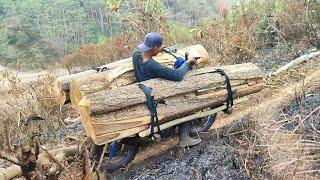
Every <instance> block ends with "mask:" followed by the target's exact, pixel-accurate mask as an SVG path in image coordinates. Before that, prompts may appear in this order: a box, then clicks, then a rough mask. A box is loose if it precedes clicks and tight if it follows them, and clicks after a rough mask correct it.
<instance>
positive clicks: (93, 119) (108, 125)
mask: <svg viewBox="0 0 320 180" xmlns="http://www.w3.org/2000/svg"><path fill="white" fill-rule="evenodd" d="M262 88H263V85H262V84H255V85H251V86H248V85H246V86H244V85H241V86H238V87H236V88H234V90H233V96H234V98H238V97H242V96H246V95H249V94H252V93H256V92H259V91H260V90H261V89H262ZM226 99H227V90H225V89H224V90H219V91H217V92H212V93H210V94H208V95H207V94H206V96H203V95H200V96H197V95H195V94H188V95H187V96H179V97H174V98H169V99H166V105H158V108H157V112H158V118H159V122H160V123H161V124H162V123H165V122H168V121H171V120H174V119H177V118H182V117H185V116H188V115H191V114H194V113H197V112H199V111H201V110H204V109H206V108H209V107H217V106H220V105H222V104H223V103H224V102H225V101H226ZM79 108H80V110H81V113H80V114H81V117H82V121H83V123H84V126H85V129H86V132H87V133H88V135H89V136H90V137H91V138H92V139H93V141H94V142H95V143H96V144H103V143H107V142H112V141H116V140H119V139H122V138H125V137H128V136H132V135H135V134H137V133H139V132H141V131H143V130H146V129H148V128H149V124H150V123H151V117H150V112H149V110H148V109H147V107H146V106H145V105H139V106H135V107H133V108H130V109H125V110H121V111H118V112H112V113H111V114H104V115H97V116H87V118H85V117H84V116H83V115H84V114H85V113H86V112H84V109H82V108H83V107H81V106H80V107H79ZM113 115H116V116H117V117H116V118H117V119H114V118H113V119H109V118H110V117H112V116H113ZM121 115H123V116H121ZM190 120H191V119H190ZM88 124H89V125H90V128H88Z"/></svg>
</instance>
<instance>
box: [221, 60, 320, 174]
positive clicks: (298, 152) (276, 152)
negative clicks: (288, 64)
mask: <svg viewBox="0 0 320 180" xmlns="http://www.w3.org/2000/svg"><path fill="white" fill-rule="evenodd" d="M319 63H320V62H319V59H318V60H317V61H313V62H312V63H308V64H306V65H303V66H302V67H298V68H296V69H295V70H296V71H298V72H300V73H303V72H301V71H303V70H302V69H308V70H309V71H307V72H306V73H304V76H300V78H298V79H299V80H298V79H296V78H288V77H287V76H288V75H289V74H290V72H288V73H287V74H284V75H282V78H275V79H273V80H275V84H278V83H279V80H280V79H282V82H284V81H286V82H287V83H289V84H287V85H286V84H284V83H282V86H281V85H280V86H279V85H278V88H276V89H274V88H272V87H269V88H271V89H269V90H268V89H266V90H265V91H263V92H262V93H260V95H259V96H258V97H255V98H253V99H252V100H251V103H254V104H255V105H254V106H252V105H250V104H246V105H244V106H243V107H239V108H238V109H241V108H245V110H242V111H238V112H237V110H236V111H235V112H234V113H233V114H232V116H230V117H228V116H227V118H226V119H223V120H224V121H235V120H240V121H235V122H236V123H235V124H233V125H231V126H230V129H229V130H227V131H226V134H225V135H227V136H234V135H235V134H239V135H240V136H239V139H238V144H239V146H238V152H239V154H240V155H242V157H243V163H244V166H245V167H246V169H247V173H248V174H249V175H250V177H252V178H266V177H269V178H275V179H284V178H288V177H289V178H291V179H317V178H319V171H320V169H319V166H318V165H317V164H318V163H319V157H320V143H319V138H318V137H319V130H318V129H316V128H315V127H314V126H313V128H312V129H306V128H305V127H304V125H303V123H302V122H303V121H305V120H306V119H307V118H308V117H310V115H311V114H313V115H315V116H317V117H318V119H319V114H320V113H319V112H320V111H319V109H320V107H317V108H315V109H313V110H312V111H311V112H304V113H300V114H299V115H300V116H299V118H298V119H299V121H298V125H297V126H296V127H295V129H293V130H288V129H284V128H283V126H284V124H285V123H288V122H291V123H292V121H293V120H292V119H289V118H288V116H287V115H286V114H285V113H284V112H283V111H282V109H284V108H285V107H287V106H288V105H289V104H290V103H291V102H292V101H299V99H301V98H303V97H304V96H305V95H307V94H308V93H309V92H312V91H314V90H316V91H318V92H320V83H319V82H320V68H319V67H320V66H319V65H320V64H319ZM294 72H295V71H294ZM296 73H297V72H296ZM289 79H291V81H290V80H289ZM270 82H271V79H269V84H270ZM256 104H258V105H256ZM259 159H263V161H261V160H260V162H258V161H259Z"/></svg>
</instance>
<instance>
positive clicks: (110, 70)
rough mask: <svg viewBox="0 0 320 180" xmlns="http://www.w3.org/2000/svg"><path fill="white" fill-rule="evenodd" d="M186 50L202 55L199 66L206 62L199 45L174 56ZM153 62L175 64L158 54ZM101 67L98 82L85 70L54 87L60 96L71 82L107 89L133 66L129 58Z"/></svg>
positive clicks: (59, 81)
mask: <svg viewBox="0 0 320 180" xmlns="http://www.w3.org/2000/svg"><path fill="white" fill-rule="evenodd" d="M187 50H196V51H198V52H200V54H201V55H202V58H201V59H199V60H198V62H199V64H200V65H202V64H204V63H206V62H208V52H207V51H206V49H205V48H204V47H203V46H201V45H193V46H189V47H186V48H183V49H180V50H178V52H177V53H176V54H177V55H178V56H182V57H183V56H184V53H185V52H186V51H187ZM155 60H156V61H158V62H160V63H162V64H164V65H172V64H174V62H175V58H174V57H173V56H171V55H169V54H165V53H163V54H160V55H158V56H157V57H155ZM103 67H106V68H107V70H106V71H104V72H101V74H103V75H104V77H103V76H100V78H101V80H98V79H99V78H98V79H97V77H93V80H90V77H91V75H95V74H97V72H96V71H95V70H87V71H84V72H81V73H77V74H73V75H70V76H65V77H61V78H59V79H58V80H57V81H56V85H57V86H58V87H61V91H62V94H63V92H65V93H68V91H69V90H70V84H71V82H72V81H73V80H80V79H85V80H84V81H87V82H89V84H93V85H92V87H95V86H96V85H95V84H94V83H95V82H96V81H98V82H99V81H103V82H104V84H105V85H106V86H103V87H108V86H109V84H110V82H112V81H113V80H114V79H116V78H118V77H119V76H121V75H122V74H124V73H126V72H128V71H132V70H133V64H132V59H131V58H127V59H123V60H120V61H116V62H113V63H110V64H107V65H104V66H103ZM87 78H89V79H87ZM97 86H99V85H97ZM89 89H90V88H89ZM75 94H79V93H77V92H76V93H75ZM63 97H65V96H62V98H63ZM71 98H72V97H71ZM76 99H77V98H76ZM78 99H81V98H78ZM65 101H68V99H65Z"/></svg>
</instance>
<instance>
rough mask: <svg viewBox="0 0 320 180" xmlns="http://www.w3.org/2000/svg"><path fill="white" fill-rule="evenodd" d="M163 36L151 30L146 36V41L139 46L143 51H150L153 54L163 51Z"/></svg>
mask: <svg viewBox="0 0 320 180" xmlns="http://www.w3.org/2000/svg"><path fill="white" fill-rule="evenodd" d="M162 43H163V38H162V37H161V35H160V34H159V33H156V32H151V33H148V34H147V35H146V36H145V37H144V42H143V43H142V44H140V45H139V46H138V48H139V49H140V50H141V51H142V52H148V53H150V54H152V55H153V56H156V55H157V54H158V53H160V52H162V50H163V47H162Z"/></svg>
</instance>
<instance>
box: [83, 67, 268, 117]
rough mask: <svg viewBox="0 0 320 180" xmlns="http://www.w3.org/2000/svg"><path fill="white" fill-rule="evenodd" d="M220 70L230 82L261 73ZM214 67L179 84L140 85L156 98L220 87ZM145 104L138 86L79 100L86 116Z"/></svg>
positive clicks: (222, 80) (154, 81)
mask: <svg viewBox="0 0 320 180" xmlns="http://www.w3.org/2000/svg"><path fill="white" fill-rule="evenodd" d="M219 68H221V69H223V70H224V71H225V72H226V73H227V74H228V76H229V77H230V79H231V80H250V79H254V78H261V77H262V75H263V73H262V72H261V71H260V69H259V68H258V67H257V66H255V65H254V64H252V63H245V64H237V65H231V66H224V67H219ZM214 71H216V68H215V67H208V68H203V69H198V70H194V71H191V72H189V73H188V74H187V76H186V77H185V78H184V80H182V81H180V82H174V81H168V80H163V79H152V80H149V81H145V82H142V83H141V84H144V85H145V86H147V87H150V88H152V89H153V92H152V94H153V95H154V97H155V99H161V98H162V99H163V98H168V97H172V96H177V95H182V94H187V93H191V92H194V91H197V90H200V89H205V88H210V87H216V86H221V85H223V84H224V83H225V77H223V76H221V75H219V74H217V73H213V72H214ZM145 102H146V97H145V95H144V93H143V92H142V91H141V89H140V88H139V87H138V86H137V84H132V85H128V86H124V87H120V88H116V89H111V90H104V91H99V92H96V93H93V94H89V95H87V96H85V97H83V99H82V100H81V101H80V103H79V106H80V105H81V106H87V107H88V109H89V115H98V114H105V113H108V112H111V111H116V110H120V109H125V108H128V107H131V106H134V105H138V104H142V103H145Z"/></svg>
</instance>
